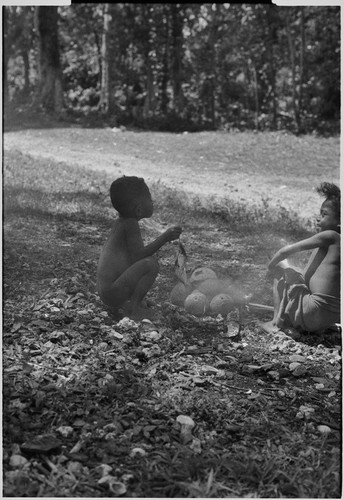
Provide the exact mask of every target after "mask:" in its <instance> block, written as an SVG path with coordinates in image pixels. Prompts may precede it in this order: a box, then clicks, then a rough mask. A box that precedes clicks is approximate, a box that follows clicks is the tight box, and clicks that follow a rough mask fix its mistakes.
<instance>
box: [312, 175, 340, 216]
mask: <svg viewBox="0 0 344 500" xmlns="http://www.w3.org/2000/svg"><path fill="white" fill-rule="evenodd" d="M317 192H318V193H319V194H320V195H321V196H324V197H325V201H329V202H330V203H331V206H332V207H333V210H334V211H335V212H336V216H337V217H338V219H339V220H340V189H339V187H338V186H336V184H332V183H331V182H322V183H321V184H320V186H319V187H317Z"/></svg>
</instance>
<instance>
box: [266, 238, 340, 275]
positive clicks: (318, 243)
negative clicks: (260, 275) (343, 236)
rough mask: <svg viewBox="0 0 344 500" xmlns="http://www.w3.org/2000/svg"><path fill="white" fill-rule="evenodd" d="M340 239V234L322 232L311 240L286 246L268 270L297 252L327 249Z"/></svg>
mask: <svg viewBox="0 0 344 500" xmlns="http://www.w3.org/2000/svg"><path fill="white" fill-rule="evenodd" d="M337 238H338V233H336V231H331V230H328V231H322V232H321V233H318V234H315V235H314V236H311V237H310V238H306V239H305V240H301V241H298V242H297V243H293V244H292V245H286V246H285V247H283V248H281V249H280V250H278V252H276V253H275V255H274V256H273V257H272V259H271V261H270V262H269V265H268V268H269V269H272V268H274V267H275V266H276V264H278V263H279V262H281V261H282V260H284V259H287V258H288V257H289V256H290V255H293V254H294V253H297V252H302V251H303V250H312V249H314V248H326V247H329V246H330V245H332V244H333V243H335V241H337Z"/></svg>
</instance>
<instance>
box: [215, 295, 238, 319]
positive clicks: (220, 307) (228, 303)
mask: <svg viewBox="0 0 344 500" xmlns="http://www.w3.org/2000/svg"><path fill="white" fill-rule="evenodd" d="M233 305H234V304H233V300H232V298H231V297H230V296H229V295H228V294H226V293H220V294H218V295H215V297H214V298H213V299H212V301H211V302H210V310H211V312H212V313H214V314H221V316H223V317H225V316H227V314H228V313H229V312H230V311H231V310H232V309H233Z"/></svg>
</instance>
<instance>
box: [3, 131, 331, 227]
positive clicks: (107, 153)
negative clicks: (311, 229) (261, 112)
mask: <svg viewBox="0 0 344 500" xmlns="http://www.w3.org/2000/svg"><path fill="white" fill-rule="evenodd" d="M4 149H5V154H6V150H10V149H17V150H19V151H21V152H22V153H27V154H30V155H31V156H33V157H40V158H46V159H47V160H49V158H51V159H54V160H56V161H61V162H66V163H68V164H76V165H79V166H84V167H86V168H90V169H94V170H105V171H107V172H109V173H110V174H111V175H113V177H114V178H115V177H116V176H119V175H124V174H125V175H138V176H141V177H144V178H145V179H146V180H147V182H152V181H155V182H156V181H159V182H161V183H163V184H166V185H167V186H169V187H173V188H176V189H182V190H183V191H185V192H186V193H191V194H193V195H197V196H199V197H201V198H202V199H204V198H205V197H214V196H215V197H218V198H227V199H228V198H231V199H233V200H235V201H239V202H244V203H252V204H261V202H262V199H269V203H270V204H272V205H274V204H275V205H282V206H284V207H286V208H287V209H291V210H293V211H296V212H298V213H302V214H303V215H304V217H313V216H314V213H315V211H317V209H318V204H319V198H318V196H317V195H316V193H315V191H314V186H316V185H317V184H318V183H319V182H320V181H321V180H329V181H333V182H338V179H339V139H336V138H330V139H322V138H314V137H311V136H307V137H306V138H296V137H294V136H290V135H287V134H280V133H271V134H269V133H266V134H253V133H240V134H224V133H211V132H205V133H199V134H167V133H152V132H133V131H125V132H119V131H116V129H114V130H112V129H110V128H105V129H90V128H88V129H87V128H86V129H85V128H80V127H70V128H48V129H27V130H20V131H12V132H6V133H5V134H4Z"/></svg>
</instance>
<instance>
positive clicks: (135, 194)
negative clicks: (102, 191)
mask: <svg viewBox="0 0 344 500" xmlns="http://www.w3.org/2000/svg"><path fill="white" fill-rule="evenodd" d="M147 195H149V196H150V192H149V189H148V186H147V184H146V183H145V181H144V179H143V178H142V177H134V176H133V177H126V176H125V175H124V176H123V177H120V178H119V179H116V180H115V181H113V183H112V184H111V187H110V198H111V203H112V206H113V207H114V209H115V210H117V212H118V213H119V214H120V215H122V217H130V216H132V207H133V202H134V201H136V199H137V198H139V197H140V196H147Z"/></svg>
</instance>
